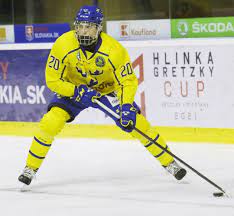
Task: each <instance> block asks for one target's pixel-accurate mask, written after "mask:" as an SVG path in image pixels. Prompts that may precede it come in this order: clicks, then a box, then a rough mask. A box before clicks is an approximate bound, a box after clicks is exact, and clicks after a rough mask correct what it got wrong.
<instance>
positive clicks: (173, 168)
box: [165, 161, 187, 180]
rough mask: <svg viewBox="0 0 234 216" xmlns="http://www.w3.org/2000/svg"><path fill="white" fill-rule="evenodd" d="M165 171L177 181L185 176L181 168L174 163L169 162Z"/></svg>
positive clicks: (184, 171)
mask: <svg viewBox="0 0 234 216" xmlns="http://www.w3.org/2000/svg"><path fill="white" fill-rule="evenodd" d="M165 169H166V170H167V171H168V172H169V173H170V174H172V175H173V176H174V177H175V178H176V179H177V180H181V179H182V178H184V176H185V175H186V173H187V171H186V170H185V169H184V168H182V167H181V166H180V165H179V164H178V163H177V162H176V161H173V162H171V163H170V164H169V165H168V166H166V167H165Z"/></svg>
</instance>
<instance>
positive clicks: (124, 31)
mask: <svg viewBox="0 0 234 216" xmlns="http://www.w3.org/2000/svg"><path fill="white" fill-rule="evenodd" d="M120 37H125V38H126V37H129V24H128V23H121V24H120Z"/></svg>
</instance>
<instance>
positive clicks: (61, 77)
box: [60, 65, 67, 81]
mask: <svg viewBox="0 0 234 216" xmlns="http://www.w3.org/2000/svg"><path fill="white" fill-rule="evenodd" d="M66 67H67V66H66V65H65V66H64V68H63V71H62V73H61V76H60V79H61V80H62V81H64V80H63V74H64V71H65V69H66Z"/></svg>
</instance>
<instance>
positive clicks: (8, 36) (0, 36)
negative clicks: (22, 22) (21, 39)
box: [0, 25, 15, 43]
mask: <svg viewBox="0 0 234 216" xmlns="http://www.w3.org/2000/svg"><path fill="white" fill-rule="evenodd" d="M14 42H15V37H14V26H13V25H0V43H14Z"/></svg>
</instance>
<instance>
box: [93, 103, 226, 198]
mask: <svg viewBox="0 0 234 216" xmlns="http://www.w3.org/2000/svg"><path fill="white" fill-rule="evenodd" d="M95 102H96V103H97V104H98V105H99V106H100V107H102V108H103V109H105V110H106V111H107V112H109V113H110V114H111V115H112V116H114V117H115V118H117V119H120V116H119V115H118V114H117V113H115V112H114V111H113V110H111V109H110V108H109V107H107V106H106V105H105V104H103V103H102V102H100V101H99V100H96V99H95ZM134 130H135V131H137V132H138V133H139V134H141V135H142V136H143V137H144V138H146V139H147V140H149V141H150V142H152V143H154V144H155V145H157V146H158V147H159V148H160V149H162V150H163V151H165V152H166V153H168V154H169V155H171V156H172V157H173V158H175V159H176V160H178V161H179V162H180V163H182V164H184V165H185V166H186V167H188V168H189V169H190V170H192V171H193V172H194V173H196V174H197V175H198V176H200V177H201V178H203V179H204V180H205V181H207V182H208V183H210V184H211V185H213V186H214V187H216V188H217V189H218V190H220V191H222V192H223V193H226V192H225V191H224V190H223V189H222V188H221V187H220V186H218V185H217V184H216V183H214V182H213V181H211V180H210V179H209V178H207V177H206V176H205V175H203V174H202V173H200V172H198V171H197V170H196V169H194V168H193V167H192V166H190V165H189V164H188V163H186V162H185V161H184V160H182V159H181V158H179V157H178V156H176V155H175V154H173V153H172V152H170V151H169V150H167V149H166V148H164V147H163V146H161V145H160V144H159V143H157V142H156V141H154V140H153V139H152V138H151V137H149V136H148V135H146V134H145V133H143V132H142V131H141V130H139V129H138V128H136V127H135V128H134Z"/></svg>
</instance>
